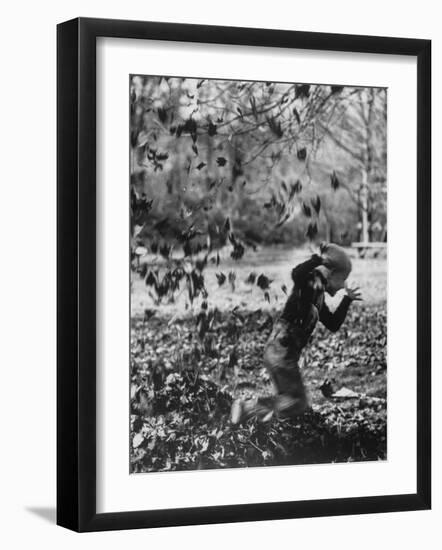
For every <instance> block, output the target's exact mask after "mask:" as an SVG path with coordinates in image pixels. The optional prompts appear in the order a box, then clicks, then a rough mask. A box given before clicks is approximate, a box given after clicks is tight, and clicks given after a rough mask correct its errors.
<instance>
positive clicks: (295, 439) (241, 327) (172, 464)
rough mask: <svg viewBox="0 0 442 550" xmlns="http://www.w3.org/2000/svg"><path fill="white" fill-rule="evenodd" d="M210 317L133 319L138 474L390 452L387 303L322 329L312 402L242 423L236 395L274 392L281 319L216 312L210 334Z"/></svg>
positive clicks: (312, 368) (313, 360)
mask: <svg viewBox="0 0 442 550" xmlns="http://www.w3.org/2000/svg"><path fill="white" fill-rule="evenodd" d="M208 311H209V313H210V309H209V310H208ZM200 321H201V319H200V320H199V321H198V320H197V321H195V319H194V318H190V317H189V318H187V319H181V320H175V321H174V322H171V321H170V319H169V320H167V319H161V318H157V316H156V315H147V316H145V318H144V319H138V320H134V322H133V326H132V339H131V350H132V365H131V375H132V384H131V441H130V448H131V471H132V472H149V471H167V470H187V469H189V470H190V469H202V468H233V467H247V466H249V467H250V466H264V465H266V466H271V465H282V464H285V465H286V464H312V463H330V462H343V461H361V460H379V459H385V458H386V448H387V443H386V417H387V410H386V335H385V308H379V307H372V306H361V307H359V308H358V310H352V311H351V312H350V314H349V316H348V319H347V321H346V323H345V325H344V326H343V327H342V329H341V331H340V332H338V333H337V334H330V333H327V332H325V331H324V330H323V328H321V327H318V329H317V332H316V334H315V335H314V339H313V341H312V343H311V344H310V345H309V347H308V348H307V349H306V353H305V357H306V360H305V365H304V368H303V373H304V377H305V380H306V384H307V387H308V389H309V392H310V394H311V402H312V409H310V410H309V411H308V412H306V413H305V414H304V415H302V416H300V417H298V418H295V419H291V420H287V419H286V420H283V419H272V421H271V422H269V423H266V424H262V423H258V422H257V421H255V420H250V421H248V422H247V423H245V424H244V425H241V426H232V425H231V423H230V421H229V413H230V407H231V403H232V400H233V399H234V398H236V397H238V396H245V397H248V396H253V395H256V394H257V393H269V392H270V391H271V386H270V382H269V379H268V376H267V373H266V372H265V369H264V368H263V365H262V353H263V349H264V346H265V342H266V340H267V338H268V335H269V333H270V331H271V328H272V317H271V316H269V315H268V313H261V312H260V311H255V312H239V311H234V312H229V313H222V314H221V313H220V312H215V313H213V312H212V314H211V323H206V325H207V326H206V329H205V332H204V338H203V339H201V337H200V336H201V333H200V331H198V327H195V322H197V323H199V322H200ZM196 329H197V330H196ZM324 380H326V382H324Z"/></svg>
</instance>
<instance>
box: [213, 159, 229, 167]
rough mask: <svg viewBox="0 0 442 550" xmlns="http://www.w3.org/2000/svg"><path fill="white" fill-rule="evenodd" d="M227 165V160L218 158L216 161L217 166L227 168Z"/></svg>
mask: <svg viewBox="0 0 442 550" xmlns="http://www.w3.org/2000/svg"><path fill="white" fill-rule="evenodd" d="M226 163H227V160H226V159H225V158H224V157H218V158H217V159H216V164H217V165H218V166H225V165H226Z"/></svg>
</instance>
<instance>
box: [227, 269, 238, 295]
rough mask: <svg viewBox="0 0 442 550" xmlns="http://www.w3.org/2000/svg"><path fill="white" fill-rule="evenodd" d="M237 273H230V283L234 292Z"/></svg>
mask: <svg viewBox="0 0 442 550" xmlns="http://www.w3.org/2000/svg"><path fill="white" fill-rule="evenodd" d="M235 281H236V273H235V272H234V271H230V272H229V283H230V286H231V288H232V292H235Z"/></svg>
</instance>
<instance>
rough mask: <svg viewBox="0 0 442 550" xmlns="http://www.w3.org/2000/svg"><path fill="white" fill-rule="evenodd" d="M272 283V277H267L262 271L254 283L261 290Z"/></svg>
mask: <svg viewBox="0 0 442 550" xmlns="http://www.w3.org/2000/svg"><path fill="white" fill-rule="evenodd" d="M271 283H272V279H269V278H268V277H266V275H264V273H261V275H260V276H259V277H258V279H257V281H256V284H257V285H258V286H259V288H260V289H261V290H267V289H268V288H269V287H270V285H271Z"/></svg>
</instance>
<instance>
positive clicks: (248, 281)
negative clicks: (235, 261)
mask: <svg viewBox="0 0 442 550" xmlns="http://www.w3.org/2000/svg"><path fill="white" fill-rule="evenodd" d="M255 281H256V273H255V272H254V271H252V273H250V274H249V276H248V277H247V279H246V284H248V285H253V284H255Z"/></svg>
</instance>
